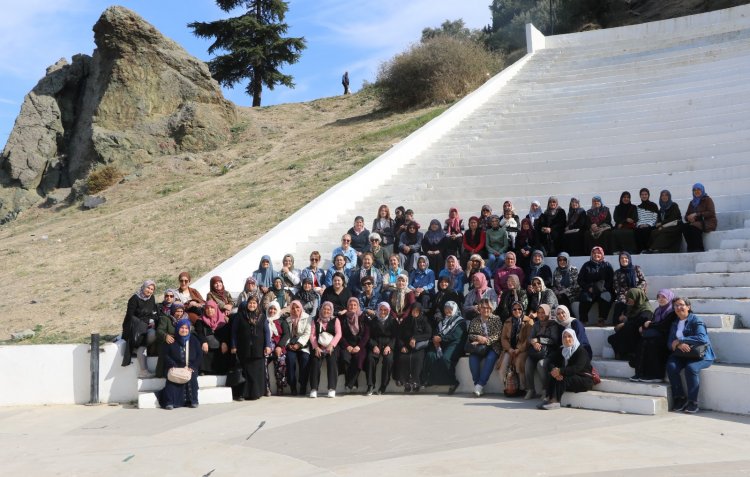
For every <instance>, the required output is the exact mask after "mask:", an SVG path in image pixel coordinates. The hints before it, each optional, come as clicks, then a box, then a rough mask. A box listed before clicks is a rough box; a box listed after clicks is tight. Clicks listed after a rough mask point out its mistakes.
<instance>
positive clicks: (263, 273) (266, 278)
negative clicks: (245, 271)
mask: <svg viewBox="0 0 750 477" xmlns="http://www.w3.org/2000/svg"><path fill="white" fill-rule="evenodd" d="M276 277H277V274H276V272H274V271H273V264H272V263H271V257H270V256H268V255H263V256H262V257H261V258H260V262H259V263H258V269H257V270H255V271H254V272H253V278H255V281H256V283H257V284H258V288H260V291H261V293H263V294H266V293H268V290H270V289H271V286H272V285H273V279H274V278H276Z"/></svg>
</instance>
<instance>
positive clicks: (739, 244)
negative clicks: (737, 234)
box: [720, 239, 750, 249]
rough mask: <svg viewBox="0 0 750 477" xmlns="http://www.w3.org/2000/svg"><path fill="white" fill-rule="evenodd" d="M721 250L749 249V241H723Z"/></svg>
mask: <svg viewBox="0 0 750 477" xmlns="http://www.w3.org/2000/svg"><path fill="white" fill-rule="evenodd" d="M720 246H721V248H725V249H726V248H729V249H733V248H742V249H746V248H750V240H748V239H725V240H722V241H721V245H720Z"/></svg>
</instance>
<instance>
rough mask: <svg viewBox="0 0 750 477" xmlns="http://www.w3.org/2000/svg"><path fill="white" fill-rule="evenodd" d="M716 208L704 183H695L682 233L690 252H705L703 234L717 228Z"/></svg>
mask: <svg viewBox="0 0 750 477" xmlns="http://www.w3.org/2000/svg"><path fill="white" fill-rule="evenodd" d="M716 226H717V221H716V208H715V207H714V201H713V199H711V197H709V196H708V194H706V188H705V187H703V184H701V183H700V182H697V183H695V184H693V199H692V200H691V201H690V204H689V205H688V208H687V212H685V223H684V224H683V225H682V235H683V236H684V237H685V242H686V243H687V251H688V252H703V251H705V248H704V247H703V234H704V233H708V232H713V231H714V230H716Z"/></svg>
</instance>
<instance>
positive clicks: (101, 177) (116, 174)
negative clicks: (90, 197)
mask: <svg viewBox="0 0 750 477" xmlns="http://www.w3.org/2000/svg"><path fill="white" fill-rule="evenodd" d="M122 178H123V173H122V171H120V169H119V168H118V167H117V166H115V165H112V164H108V165H106V166H104V167H100V168H99V169H96V170H94V171H92V172H91V174H89V176H88V178H86V188H87V190H88V193H89V194H96V193H98V192H101V191H103V190H105V189H108V188H109V187H112V186H113V185H115V184H116V183H117V182H118V181H119V180H120V179H122Z"/></svg>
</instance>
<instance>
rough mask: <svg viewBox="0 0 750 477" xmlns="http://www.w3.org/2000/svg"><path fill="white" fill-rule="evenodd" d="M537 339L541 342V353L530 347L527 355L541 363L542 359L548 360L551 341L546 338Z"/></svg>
mask: <svg viewBox="0 0 750 477" xmlns="http://www.w3.org/2000/svg"><path fill="white" fill-rule="evenodd" d="M537 339H538V340H539V344H541V345H542V347H541V348H540V349H539V351H537V350H536V349H534V347H533V346H532V345H529V350H528V351H527V353H528V356H529V357H530V358H531V359H534V360H536V361H539V360H540V359H544V358H546V357H547V355H548V354H549V342H550V339H549V338H547V337H546V336H540V337H538V338H537Z"/></svg>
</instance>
